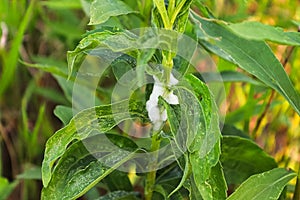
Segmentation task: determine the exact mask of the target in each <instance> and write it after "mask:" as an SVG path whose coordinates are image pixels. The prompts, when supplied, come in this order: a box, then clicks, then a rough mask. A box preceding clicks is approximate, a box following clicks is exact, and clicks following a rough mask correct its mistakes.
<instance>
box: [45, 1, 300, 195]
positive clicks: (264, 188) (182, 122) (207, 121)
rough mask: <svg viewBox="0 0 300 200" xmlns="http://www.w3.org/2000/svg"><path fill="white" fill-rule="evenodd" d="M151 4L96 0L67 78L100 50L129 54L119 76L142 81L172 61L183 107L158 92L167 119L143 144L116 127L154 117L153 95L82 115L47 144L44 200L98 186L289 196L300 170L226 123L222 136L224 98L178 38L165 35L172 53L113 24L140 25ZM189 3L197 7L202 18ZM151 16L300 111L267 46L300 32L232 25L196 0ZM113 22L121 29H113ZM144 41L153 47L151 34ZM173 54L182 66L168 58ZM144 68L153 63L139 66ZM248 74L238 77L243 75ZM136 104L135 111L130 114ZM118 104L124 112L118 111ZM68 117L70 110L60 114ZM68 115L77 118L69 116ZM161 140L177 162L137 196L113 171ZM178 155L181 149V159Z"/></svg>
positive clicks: (116, 190) (123, 190) (156, 9)
mask: <svg viewBox="0 0 300 200" xmlns="http://www.w3.org/2000/svg"><path fill="white" fill-rule="evenodd" d="M145 2H146V1H145ZM145 2H144V3H145ZM88 5H89V4H88ZM143 6H144V7H143ZM143 6H141V7H140V10H139V11H137V10H135V9H134V7H132V5H131V4H130V3H129V4H126V2H125V1H119V0H114V1H103V0H94V1H93V2H92V3H91V4H90V7H89V9H90V16H91V19H90V25H97V27H98V29H96V30H94V31H91V32H88V33H87V34H86V36H85V37H84V38H83V39H82V40H81V42H80V44H79V45H78V46H77V47H76V49H75V50H74V51H71V52H69V53H68V62H69V75H68V77H69V78H70V79H71V80H72V79H73V80H74V78H75V76H76V74H77V73H78V74H79V72H78V70H79V68H80V66H81V64H82V63H83V62H84V60H85V59H86V56H87V55H88V54H90V53H91V52H92V50H95V49H97V48H100V47H101V48H105V49H107V50H109V51H108V53H107V54H106V55H101V54H98V55H97V56H98V57H99V58H100V59H105V57H109V56H115V55H116V53H122V54H124V53H126V54H127V56H121V57H118V59H116V62H113V63H110V66H111V67H112V69H113V71H114V74H115V76H116V80H118V78H119V77H121V76H122V75H123V74H125V73H126V72H127V71H128V70H131V69H134V71H135V72H136V76H137V77H139V78H138V83H139V81H142V80H143V78H145V77H144V73H145V72H146V73H147V74H150V75H153V74H156V75H157V74H158V73H159V70H161V69H156V68H154V69H153V67H152V68H151V66H153V63H156V64H159V63H162V64H163V70H164V71H163V73H165V74H166V73H168V72H169V73H170V69H169V68H168V67H170V66H171V68H172V67H173V65H174V68H175V69H180V70H179V72H180V73H181V74H180V76H181V77H183V78H182V79H180V82H179V84H177V85H176V86H174V88H172V90H173V91H174V92H175V94H176V95H177V96H178V99H179V105H169V104H168V103H167V102H166V101H164V99H163V98H160V104H161V106H162V107H164V109H166V111H167V117H168V123H166V124H165V127H164V128H163V129H162V130H161V132H159V133H156V134H155V133H153V134H152V136H151V138H148V139H146V140H145V141H144V142H141V141H139V139H137V138H132V137H130V135H127V133H125V132H123V133H122V134H120V133H118V131H117V132H114V131H113V128H114V127H115V126H116V125H118V124H119V123H121V122H122V121H125V120H128V119H139V120H140V121H143V122H147V121H148V117H147V111H146V108H145V100H144V101H141V102H139V101H137V100H138V98H137V97H136V96H135V97H132V98H131V99H130V100H126V101H120V102H117V103H114V104H109V105H100V106H96V107H92V108H88V109H85V110H83V111H81V112H79V113H78V114H77V115H76V116H75V117H74V118H73V119H71V121H70V122H69V123H68V125H66V126H65V127H64V128H63V129H61V130H59V131H58V132H56V133H55V134H54V135H53V136H52V137H51V138H50V139H49V140H48V142H47V146H46V151H45V157H44V161H43V166H42V176H43V185H44V189H43V191H42V198H43V199H75V198H78V197H80V196H82V195H84V194H85V193H86V192H87V191H88V190H90V189H91V188H95V187H94V186H97V185H98V186H99V184H100V183H104V184H105V186H106V187H105V188H106V190H107V192H108V194H106V195H105V196H103V197H100V198H99V199H139V198H140V197H141V196H143V195H145V198H146V199H152V198H153V199H185V198H189V199H204V200H212V199H229V200H234V199H279V198H282V197H284V195H285V192H286V191H285V190H284V187H285V186H286V185H287V183H288V182H289V181H290V180H291V179H293V178H294V177H295V176H296V173H294V172H293V171H287V170H285V169H282V168H277V164H276V162H275V161H274V159H273V158H271V157H270V156H268V155H267V154H266V153H265V152H264V151H263V150H262V149H260V148H259V147H258V146H257V145H256V144H255V143H254V142H252V141H251V140H250V139H249V138H247V137H245V136H244V135H243V134H242V133H240V132H239V131H237V130H236V129H235V128H233V127H231V126H229V125H225V128H224V129H223V131H222V133H223V136H222V134H221V130H220V128H219V116H218V113H217V112H216V110H217V109H216V108H217V104H216V103H215V101H214V99H213V97H212V95H211V92H210V91H209V89H208V87H207V85H206V84H205V83H204V82H202V81H201V80H200V79H199V78H197V77H198V76H194V75H192V74H191V73H188V72H187V71H189V70H188V67H189V66H188V64H186V63H185V62H184V60H181V59H182V58H180V57H177V56H176V50H175V51H174V49H171V48H172V45H171V44H169V46H168V42H169V43H170V40H168V39H166V40H164V42H165V43H167V46H168V48H169V49H168V50H165V49H163V50H149V49H141V48H140V47H141V46H140V45H137V44H140V42H141V41H139V39H140V38H141V37H139V36H138V35H135V33H133V32H130V31H127V30H124V28H128V27H126V26H121V23H117V22H116V23H114V22H115V21H114V20H116V19H118V20H119V21H122V20H126V19H132V20H137V21H140V25H141V26H143V25H145V21H146V20H147V18H146V17H149V10H150V9H149V8H151V7H152V4H149V5H148V4H147V3H145V5H143ZM116 7H117V8H118V9H115V8H116ZM191 7H193V8H195V7H197V8H198V9H199V10H200V11H201V15H202V16H200V15H199V14H197V13H196V12H195V11H193V10H192V9H191ZM116 16H118V17H116ZM145 18H146V20H145ZM151 19H152V20H151V25H152V26H155V27H158V28H165V29H167V30H174V31H177V32H179V33H180V32H182V33H185V34H188V35H191V37H193V38H194V39H195V40H196V41H197V42H198V43H199V44H200V45H201V46H203V47H204V48H206V49H207V50H208V51H210V52H212V53H214V54H216V55H218V56H220V57H222V58H223V59H225V60H228V61H229V62H232V63H234V64H236V65H237V66H239V67H240V68H242V69H243V70H245V71H247V72H248V73H249V74H252V75H253V76H255V77H256V78H257V79H258V80H259V81H260V82H261V83H260V84H261V85H264V86H266V87H270V88H272V89H274V90H275V91H277V92H278V93H280V94H281V95H282V96H284V97H285V99H286V100H287V101H288V102H289V103H290V105H291V106H292V107H293V108H294V110H295V111H296V112H297V113H298V114H300V102H299V99H300V96H299V94H298V93H297V91H295V89H294V87H293V84H292V83H291V81H290V79H289V77H288V75H287V74H286V72H285V71H284V68H283V66H282V64H281V63H280V62H279V61H278V59H277V58H276V57H275V56H274V54H273V52H272V51H271V49H270V47H269V46H268V44H267V43H266V42H265V41H266V40H267V41H272V42H275V43H280V44H285V45H292V46H298V45H299V44H300V34H299V33H296V32H284V31H283V30H281V29H278V28H274V27H271V26H266V25H263V24H260V23H258V22H244V23H237V24H228V23H225V22H223V21H220V20H218V19H215V18H214V17H213V15H212V14H211V12H210V11H209V10H208V9H207V8H206V7H205V6H204V5H203V4H201V3H200V2H197V1H195V2H193V1H190V0H183V1H175V0H174V1H172V0H170V1H168V2H167V4H166V3H165V2H164V1H161V0H154V1H153V9H152V13H151ZM111 23H113V24H114V25H115V28H109V27H107V25H110V24H111ZM99 24H100V25H99ZM120 26H121V27H120ZM252 33H253V34H252ZM254 33H255V34H254ZM140 34H141V33H140ZM142 39H144V40H143V42H144V43H143V44H144V45H146V46H147V44H148V43H147V42H148V41H147V39H149V38H143V37H142ZM150 43H151V42H150ZM134 45H136V46H134ZM151 45H152V46H151ZM151 45H150V46H149V47H152V48H153V45H154V43H151ZM154 47H157V46H155V45H154ZM171 51H172V52H171ZM122 54H118V55H122ZM170 58H171V60H174V61H176V62H174V64H173V63H171V64H170V62H168V61H170ZM178 60H179V61H178ZM120 63H121V64H120ZM141 64H146V65H148V66H146V67H145V68H142V69H140V66H141ZM168 65H169V66H168ZM178 65H179V66H178ZM154 66H155V65H154ZM124 68H125V69H124ZM232 74H233V73H232ZM57 75H61V74H57ZM196 75H197V74H196ZM241 76H242V75H241V74H236V77H241ZM65 77H66V75H65ZM166 77H167V76H166ZM250 80H252V79H250ZM252 81H253V82H257V81H255V80H252ZM150 85H151V84H150ZM187 85H188V87H187ZM150 88H151V87H150ZM99 91H100V89H99ZM132 96H134V95H132ZM146 96H147V95H146ZM96 98H97V97H96ZM142 99H143V98H142ZM99 100H100V99H99ZM146 100H147V99H146ZM128 106H129V113H130V115H128V112H127V111H126V110H127V107H128ZM115 107H117V110H116V109H114V110H112V108H115ZM60 118H62V119H64V118H65V116H62V115H61V114H60ZM67 118H69V120H70V116H68V117H67ZM69 120H66V121H69ZM148 123H149V122H148ZM104 138H108V139H109V140H110V141H112V142H113V143H114V144H115V145H116V146H118V147H120V149H124V148H126V149H127V150H128V151H127V152H128V153H127V154H124V153H123V151H120V152H118V151H114V152H107V149H108V148H107V147H106V145H105V142H104V143H103V142H101V141H103V140H104ZM157 141H159V143H161V144H162V143H166V144H172V152H173V154H174V155H173V156H174V157H175V158H176V161H174V162H173V163H172V164H170V165H168V166H166V167H164V168H162V169H160V170H158V171H154V172H153V171H152V172H148V174H147V173H146V174H139V178H140V179H142V180H144V184H143V186H144V188H145V193H144V194H143V193H138V192H134V190H133V188H132V185H131V183H130V181H129V178H128V175H127V174H126V173H125V172H120V171H117V170H115V169H116V168H118V167H119V166H121V165H122V164H124V163H126V162H128V161H130V160H131V159H132V158H133V157H134V154H135V153H137V152H139V151H143V152H149V153H150V152H151V151H153V150H157V149H155V148H154V146H155V145H157ZM149 143H150V144H151V145H149ZM86 144H88V145H91V146H92V147H93V149H92V152H91V151H88V150H87V149H86V146H85V145H86ZM97 144H98V145H97ZM147 144H148V145H147ZM158 146H159V144H158ZM178 152H182V154H180V156H177V155H178ZM97 155H98V156H97ZM99 155H101V156H100V157H99ZM162 161H164V160H162ZM151 162H153V161H151ZM148 165H149V166H151V165H152V163H150V162H149V164H148ZM116 176H118V178H117V179H118V180H116ZM152 179H154V180H152ZM116 181H120V182H121V184H117V183H115V182H116ZM149 184H150V185H149ZM228 188H229V189H228ZM231 193H232V194H231ZM228 194H229V196H228ZM227 196H228V197H227ZM295 198H297V197H295Z"/></svg>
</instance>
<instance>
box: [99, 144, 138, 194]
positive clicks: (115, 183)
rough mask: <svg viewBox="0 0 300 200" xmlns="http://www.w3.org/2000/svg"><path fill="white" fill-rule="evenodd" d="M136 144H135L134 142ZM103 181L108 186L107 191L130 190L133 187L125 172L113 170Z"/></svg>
mask: <svg viewBox="0 0 300 200" xmlns="http://www.w3.org/2000/svg"><path fill="white" fill-rule="evenodd" d="M134 145H136V144H134ZM103 183H104V184H105V185H106V186H107V187H108V188H109V191H111V192H112V191H117V190H122V191H132V190H133V187H132V185H131V182H130V180H129V178H128V174H127V172H121V171H117V170H116V171H113V172H112V173H111V174H109V175H108V176H107V177H106V178H105V179H104V180H103Z"/></svg>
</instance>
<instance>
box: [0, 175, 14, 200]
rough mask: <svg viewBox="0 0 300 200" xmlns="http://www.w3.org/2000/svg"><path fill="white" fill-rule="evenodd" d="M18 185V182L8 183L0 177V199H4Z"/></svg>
mask: <svg viewBox="0 0 300 200" xmlns="http://www.w3.org/2000/svg"><path fill="white" fill-rule="evenodd" d="M17 185H18V181H14V182H12V183H9V182H8V180H7V179H6V178H3V177H0V199H6V198H7V197H8V196H9V195H10V194H11V193H12V191H13V190H14V188H15V187H16V186H17Z"/></svg>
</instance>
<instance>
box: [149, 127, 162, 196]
mask: <svg viewBox="0 0 300 200" xmlns="http://www.w3.org/2000/svg"><path fill="white" fill-rule="evenodd" d="M159 133H160V131H159V132H156V133H155V134H154V135H153V136H152V143H151V152H152V153H153V155H154V159H153V160H150V161H149V167H150V172H149V173H148V174H147V176H146V186H145V199H146V200H151V199H152V195H153V188H154V185H155V179H156V169H157V159H158V150H159V147H160V141H161V138H160V134H159Z"/></svg>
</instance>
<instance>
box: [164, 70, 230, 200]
mask: <svg viewBox="0 0 300 200" xmlns="http://www.w3.org/2000/svg"><path fill="white" fill-rule="evenodd" d="M185 81H186V82H183V83H179V84H178V86H176V88H175V89H174V92H175V93H176V95H177V96H178V99H179V105H180V108H181V109H180V108H179V107H178V106H170V105H168V104H167V103H166V102H165V103H164V106H165V108H166V110H167V115H168V120H169V123H170V128H171V132H172V134H173V137H174V142H175V144H176V146H177V149H179V150H180V151H182V152H185V151H186V150H187V149H188V151H189V152H190V153H189V162H190V165H191V171H192V172H193V177H194V180H195V183H196V188H197V189H198V190H199V191H200V193H201V195H202V197H203V199H205V200H206V199H213V196H215V195H217V196H218V195H220V196H222V193H218V194H216V193H214V190H216V187H219V186H216V182H215V181H214V180H213V179H212V178H214V177H212V176H211V169H212V168H213V167H214V166H216V165H217V163H218V160H219V156H220V153H221V150H220V137H221V133H220V129H219V119H218V113H217V109H216V104H215V102H214V101H213V100H212V97H211V93H210V91H209V89H208V88H207V86H206V85H205V84H204V83H203V82H201V81H200V80H199V79H198V78H196V77H195V76H193V75H187V76H186V77H185ZM200 99H201V100H200ZM185 137H186V138H185ZM185 179H186V178H185ZM209 180H210V181H209ZM222 180H223V182H224V179H222ZM208 183H209V184H208ZM224 185H225V184H223V186H224ZM220 191H223V194H224V193H225V191H226V185H225V186H224V187H223V188H222V187H220ZM224 198H225V197H224Z"/></svg>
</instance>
